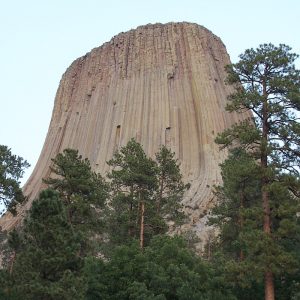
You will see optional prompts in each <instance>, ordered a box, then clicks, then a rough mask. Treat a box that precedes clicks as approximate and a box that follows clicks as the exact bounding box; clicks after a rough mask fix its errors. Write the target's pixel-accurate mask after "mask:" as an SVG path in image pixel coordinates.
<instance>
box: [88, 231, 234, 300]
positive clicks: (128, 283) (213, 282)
mask: <svg viewBox="0 0 300 300" xmlns="http://www.w3.org/2000/svg"><path fill="white" fill-rule="evenodd" d="M85 274H86V275H85V277H86V278H87V281H88V288H87V294H86V299H88V300H93V299H110V300H113V299H148V300H150V299H151V300H176V299H181V300H185V299H186V300H187V299H195V300H196V299H197V300H201V299H203V300H222V299H224V300H225V299H226V300H231V299H232V300H234V299H236V298H235V297H234V296H233V295H232V294H231V292H230V290H228V289H227V288H226V286H224V285H223V283H222V280H219V279H220V278H216V277H215V274H214V272H213V270H211V269H210V267H209V265H208V264H207V263H206V262H205V261H203V260H201V258H199V257H198V256H196V255H195V254H194V253H193V252H191V251H190V250H189V249H188V248H187V246H186V244H185V242H184V241H183V239H181V238H180V237H168V236H155V237H154V238H153V239H152V240H151V241H150V243H149V244H148V246H145V248H144V251H143V252H141V251H140V247H139V245H138V244H137V243H135V242H133V243H131V244H129V245H126V246H124V245H123V246H120V247H118V248H116V249H115V251H114V253H113V255H112V257H111V259H110V260H109V261H107V262H103V261H101V260H99V259H95V258H93V259H90V260H89V261H88V262H87V264H86V266H85Z"/></svg>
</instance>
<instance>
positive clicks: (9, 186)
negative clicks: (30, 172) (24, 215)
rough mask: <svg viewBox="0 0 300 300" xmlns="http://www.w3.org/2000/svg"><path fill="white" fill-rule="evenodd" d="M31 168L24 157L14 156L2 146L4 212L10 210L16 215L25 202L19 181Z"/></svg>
mask: <svg viewBox="0 0 300 300" xmlns="http://www.w3.org/2000/svg"><path fill="white" fill-rule="evenodd" d="M29 166H30V165H29V164H28V162H27V161H26V160H24V159H23V158H22V157H20V156H16V155H14V154H12V153H11V150H10V149H9V148H8V147H7V146H3V145H0V205H1V206H2V209H3V210H6V209H8V211H10V212H12V213H13V214H15V213H16V205H17V204H18V203H22V202H23V201H24V200H25V197H24V195H23V193H22V190H21V188H20V182H19V179H20V178H22V176H23V174H24V169H25V168H28V167H29ZM3 206H4V208H3ZM2 213H3V211H2V212H1V213H0V214H2Z"/></svg>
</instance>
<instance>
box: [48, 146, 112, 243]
mask: <svg viewBox="0 0 300 300" xmlns="http://www.w3.org/2000/svg"><path fill="white" fill-rule="evenodd" d="M51 171H52V174H53V175H52V176H51V177H50V178H47V179H44V182H45V183H46V184H48V186H49V187H51V188H52V189H54V190H56V191H57V192H58V193H59V195H60V199H62V201H63V203H64V205H65V208H66V211H67V215H68V221H69V223H70V224H71V225H72V226H73V227H77V229H76V230H81V231H82V232H84V234H85V235H86V236H87V237H91V236H94V235H95V234H99V233H101V231H102V227H103V224H102V223H101V218H100V212H101V210H102V209H103V208H104V203H105V201H106V199H107V197H108V187H107V184H106V183H105V181H104V179H103V178H102V177H101V175H99V174H97V173H95V172H93V171H92V169H91V166H90V162H89V160H88V159H83V158H82V156H81V155H79V154H78V151H77V150H73V149H65V150H64V151H63V153H59V154H58V155H57V156H56V157H55V158H54V159H53V166H52V167H51ZM87 241H88V240H87V239H86V242H87ZM86 246H87V245H86ZM90 246H91V245H90ZM90 246H89V247H90Z"/></svg>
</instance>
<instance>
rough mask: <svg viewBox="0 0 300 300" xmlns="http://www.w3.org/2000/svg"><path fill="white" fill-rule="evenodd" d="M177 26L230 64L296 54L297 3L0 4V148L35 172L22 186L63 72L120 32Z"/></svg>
mask: <svg viewBox="0 0 300 300" xmlns="http://www.w3.org/2000/svg"><path fill="white" fill-rule="evenodd" d="M180 21H187V22H194V23H197V24H200V25H203V26H204V27H206V28H208V29H209V30H211V31H212V32H213V33H214V34H216V35H217V36H219V37H220V38H221V39H222V41H223V43H224V44H225V45H226V48H227V51H228V53H229V55H230V57H231V61H232V62H237V61H238V55H239V54H241V53H243V52H244V50H245V49H248V48H252V47H253V48H256V47H258V45H259V44H262V43H269V42H271V43H273V44H275V45H278V44H280V43H284V44H287V45H289V46H291V47H292V50H293V52H295V53H298V54H300V34H299V29H300V1H299V0H284V1H282V0H251V1H249V0H247V1H245V0H150V1H148V0H147V1H144V0H139V1H138V0H106V1H102V0H98V1H97V0H26V1H25V0H0V144H2V145H7V146H8V147H9V148H11V150H12V152H13V153H14V154H17V155H20V156H22V157H24V158H25V159H26V160H27V161H28V162H29V163H30V164H31V165H32V166H31V168H29V169H28V170H27V171H26V173H25V176H24V179H23V180H22V183H24V182H25V180H26V179H27V178H28V176H29V175H30V173H31V171H32V169H33V167H34V165H35V163H36V161H37V159H38V157H39V154H40V152H41V149H42V146H43V143H44V140H45V137H46V134H47V130H48V126H49V123H50V118H51V114H52V109H53V104H54V98H55V94H56V90H57V88H58V85H59V81H60V79H61V76H62V74H63V73H64V72H65V70H66V69H67V67H68V66H69V65H70V64H71V63H72V62H73V61H74V60H75V59H76V58H78V57H80V56H82V55H84V54H85V53H87V52H89V51H90V50H91V49H92V48H95V47H97V46H100V45H102V44H103V43H104V42H107V41H109V40H110V39H111V38H112V37H113V36H115V35H117V34H118V33H120V32H125V31H128V30H130V29H133V28H136V27H137V26H139V25H145V24H149V23H158V22H159V23H167V22H180ZM296 65H297V67H298V68H300V61H299V60H298V61H297V64H296Z"/></svg>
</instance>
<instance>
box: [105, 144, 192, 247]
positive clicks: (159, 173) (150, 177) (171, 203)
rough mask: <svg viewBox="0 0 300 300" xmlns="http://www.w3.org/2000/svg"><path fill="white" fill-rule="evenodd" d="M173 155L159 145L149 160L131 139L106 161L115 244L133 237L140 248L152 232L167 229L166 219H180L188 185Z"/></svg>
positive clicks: (112, 231)
mask: <svg viewBox="0 0 300 300" xmlns="http://www.w3.org/2000/svg"><path fill="white" fill-rule="evenodd" d="M174 155H175V154H174V153H172V152H171V151H170V150H168V149H167V148H166V147H164V146H163V147H161V149H160V150H159V152H158V153H156V161H153V160H152V159H150V158H148V157H147V156H146V154H145V152H144V150H143V149H142V146H141V145H140V144H139V143H137V142H136V141H135V140H133V139H132V140H131V141H129V142H128V144H127V145H126V146H125V147H123V148H121V149H120V151H118V152H117V153H115V155H114V156H113V158H112V160H110V161H109V162H108V164H109V165H110V166H112V167H113V170H112V172H111V173H110V174H109V177H110V179H111V187H112V191H113V197H112V201H111V203H110V207H111V210H110V217H111V219H110V221H109V222H108V224H110V225H109V226H110V232H111V234H110V236H111V237H110V238H111V239H112V241H114V242H115V243H116V244H120V243H121V244H122V242H124V239H125V240H130V239H132V238H137V239H139V240H140V246H141V248H143V246H144V244H145V243H146V244H147V242H148V241H149V240H150V238H151V237H152V236H153V235H155V234H161V233H164V232H166V231H167V229H168V225H167V222H169V221H172V222H173V223H176V224H180V222H182V220H183V218H184V214H183V213H182V205H181V200H182V197H183V193H184V192H185V190H186V189H187V188H188V185H184V183H183V181H182V175H181V174H180V168H179V164H178V161H177V160H176V159H175V158H174Z"/></svg>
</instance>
